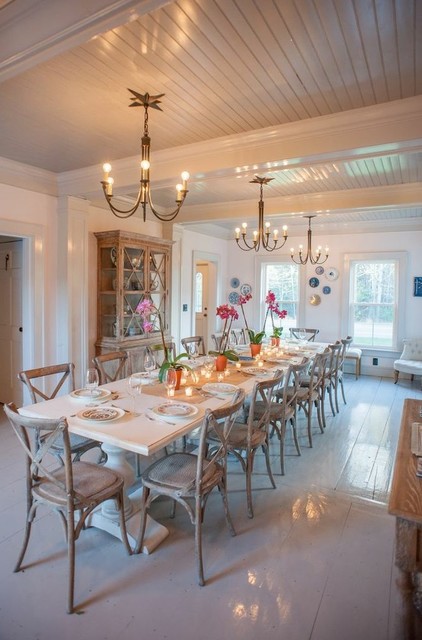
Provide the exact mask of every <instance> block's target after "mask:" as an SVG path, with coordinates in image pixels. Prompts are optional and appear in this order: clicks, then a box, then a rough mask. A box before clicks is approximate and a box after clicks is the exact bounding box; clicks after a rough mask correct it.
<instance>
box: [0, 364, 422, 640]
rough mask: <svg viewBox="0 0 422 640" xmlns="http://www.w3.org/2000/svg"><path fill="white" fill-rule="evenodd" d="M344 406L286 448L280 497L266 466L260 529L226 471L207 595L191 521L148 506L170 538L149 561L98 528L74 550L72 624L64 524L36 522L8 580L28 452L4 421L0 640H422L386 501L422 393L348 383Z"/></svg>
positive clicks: (388, 384)
mask: <svg viewBox="0 0 422 640" xmlns="http://www.w3.org/2000/svg"><path fill="white" fill-rule="evenodd" d="M346 397H347V400H348V404H347V405H343V403H341V409H340V413H339V414H338V415H336V416H335V417H333V416H331V412H330V410H329V409H327V430H326V432H325V433H324V434H320V433H319V430H318V429H317V428H315V430H314V434H315V436H314V447H313V449H309V447H308V446H307V438H306V437H305V421H304V418H303V417H301V418H300V422H299V424H300V431H301V434H302V437H301V443H302V456H301V457H297V456H296V455H295V452H294V449H293V447H292V446H290V439H289V446H288V448H287V458H286V475H285V476H284V477H282V476H281V475H279V459H278V456H277V453H278V441H276V440H274V442H273V444H272V465H273V470H274V472H275V473H276V476H275V477H276V484H277V488H276V490H273V489H271V488H270V484H269V481H268V477H267V475H266V473H265V470H264V465H263V464H262V462H263V461H262V458H260V459H258V461H257V465H256V469H255V474H254V478H253V486H254V489H255V490H254V508H255V518H254V519H253V520H250V519H248V517H247V515H246V502H245V493H244V476H243V474H242V473H241V471H240V469H239V467H238V465H237V463H235V462H231V463H230V475H229V486H230V496H229V497H230V507H231V513H232V517H233V520H234V523H235V526H236V529H237V534H238V535H237V536H236V537H234V538H232V537H231V536H230V534H229V532H228V531H227V530H226V528H225V523H224V517H223V514H222V508H221V502H220V497H219V496H218V494H217V493H216V494H215V495H213V496H212V497H211V498H210V501H209V504H208V511H207V515H206V519H205V526H204V556H205V572H206V578H207V584H206V586H205V587H202V588H201V587H199V586H198V585H197V584H196V580H195V566H194V557H193V529H192V526H191V525H190V522H189V521H188V519H187V516H186V514H185V512H184V511H183V509H179V510H178V512H177V515H176V518H175V520H171V519H170V518H169V517H168V516H169V508H168V506H169V505H168V503H164V502H159V503H156V504H155V506H154V509H155V511H154V514H155V516H156V517H157V519H162V521H163V523H165V524H166V526H167V527H168V528H169V529H170V536H169V537H168V538H167V539H166V540H165V541H164V543H163V544H162V545H161V546H160V547H159V548H158V549H156V551H155V552H154V553H153V554H151V555H149V556H145V555H139V556H132V557H128V556H127V555H126V554H125V551H124V549H123V546H122V545H121V543H120V542H119V541H117V540H115V539H114V538H112V537H111V536H109V535H108V534H106V533H104V532H100V531H97V530H94V529H90V530H87V531H85V532H83V533H82V536H81V538H80V540H79V541H78V543H77V568H76V602H77V604H78V606H79V611H80V612H83V615H77V614H74V615H67V614H66V613H65V601H66V571H67V561H66V553H65V546H64V542H63V536H62V531H61V525H60V523H59V521H58V519H57V517H56V518H55V517H54V516H52V515H44V514H42V513H41V512H40V514H39V519H38V521H37V523H36V525H35V527H34V529H33V533H32V537H31V540H30V543H29V550H28V552H27V556H26V567H25V571H24V572H21V573H17V574H14V573H12V569H13V566H14V563H15V560H16V557H17V554H18V551H19V549H20V545H21V541H22V531H23V524H24V511H25V504H24V476H23V474H24V469H23V461H22V455H21V452H20V449H19V447H20V445H19V444H18V443H17V441H16V437H15V436H14V434H13V433H12V432H11V428H9V426H8V423H7V422H6V421H5V419H4V418H3V417H2V416H1V417H0V472H1V486H0V514H1V518H0V576H1V579H0V638H1V640H67V639H70V638H72V640H73V639H75V638H78V639H80V640H135V639H136V640H172V639H176V638H183V639H184V640H191V639H192V640H193V639H195V640H225V639H231V640H237V639H240V638H241V639H242V640H283V639H284V638H285V639H288V640H337V639H338V640H340V639H341V640H357V639H359V640H384V639H385V640H403V639H409V640H410V639H412V638H418V637H419V638H422V633H421V635H418V634H419V633H420V632H421V627H420V626H418V625H419V621H418V620H414V619H412V618H410V617H409V616H408V615H407V614H406V610H405V608H404V607H403V604H402V597H401V593H400V591H399V589H398V586H397V579H398V571H397V569H396V568H395V567H394V526H395V522H394V518H393V517H391V516H389V515H388V512H387V508H386V503H387V501H388V491H389V486H390V482H391V475H392V468H393V464H394V456H395V450H396V443H397V436H398V431H399V426H400V418H401V412H402V404H403V399H404V398H406V397H411V398H420V399H421V401H422V392H421V390H420V382H419V381H417V382H414V383H410V381H400V383H399V384H398V385H394V384H393V381H392V380H391V379H381V378H374V377H368V376H366V377H365V376H363V377H361V378H360V379H359V380H357V381H356V380H355V379H354V376H351V375H350V376H346Z"/></svg>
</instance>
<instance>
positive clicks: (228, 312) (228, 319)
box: [209, 304, 239, 362]
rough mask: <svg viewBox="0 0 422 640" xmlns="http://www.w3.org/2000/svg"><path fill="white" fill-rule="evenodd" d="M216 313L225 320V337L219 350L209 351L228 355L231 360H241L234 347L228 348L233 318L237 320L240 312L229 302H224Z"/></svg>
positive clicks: (215, 354) (214, 354)
mask: <svg viewBox="0 0 422 640" xmlns="http://www.w3.org/2000/svg"><path fill="white" fill-rule="evenodd" d="M216 315H217V316H218V317H219V318H221V319H222V320H224V326H223V337H222V338H221V342H220V348H219V350H218V351H209V354H210V355H212V356H226V358H227V360H231V361H232V362H236V361H237V360H239V358H238V356H237V354H236V353H235V351H233V349H227V344H228V341H229V335H230V330H231V326H232V322H233V320H237V319H238V317H239V314H238V313H237V311H236V309H235V308H234V307H232V306H230V305H228V304H222V305H220V306H219V307H217V311H216Z"/></svg>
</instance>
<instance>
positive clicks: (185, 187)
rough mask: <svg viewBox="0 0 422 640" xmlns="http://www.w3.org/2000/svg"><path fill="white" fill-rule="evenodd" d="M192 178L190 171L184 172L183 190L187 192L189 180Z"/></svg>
mask: <svg viewBox="0 0 422 640" xmlns="http://www.w3.org/2000/svg"><path fill="white" fill-rule="evenodd" d="M189 178H190V175H189V172H188V171H182V180H183V185H182V186H183V190H184V191H187V188H188V180H189Z"/></svg>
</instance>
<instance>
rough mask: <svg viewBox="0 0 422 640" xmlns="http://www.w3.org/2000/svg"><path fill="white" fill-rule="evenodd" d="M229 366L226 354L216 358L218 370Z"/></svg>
mask: <svg viewBox="0 0 422 640" xmlns="http://www.w3.org/2000/svg"><path fill="white" fill-rule="evenodd" d="M226 367H227V358H226V356H223V355H219V356H217V357H216V359H215V369H216V371H224V370H225V368H226Z"/></svg>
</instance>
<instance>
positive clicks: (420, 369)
mask: <svg viewBox="0 0 422 640" xmlns="http://www.w3.org/2000/svg"><path fill="white" fill-rule="evenodd" d="M399 373H407V374H410V377H411V380H413V378H414V376H415V375H417V376H422V337H420V338H409V339H408V340H403V352H402V354H401V356H400V358H399V359H398V360H395V361H394V384H396V383H397V380H398V379H399ZM421 388H422V378H421Z"/></svg>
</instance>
